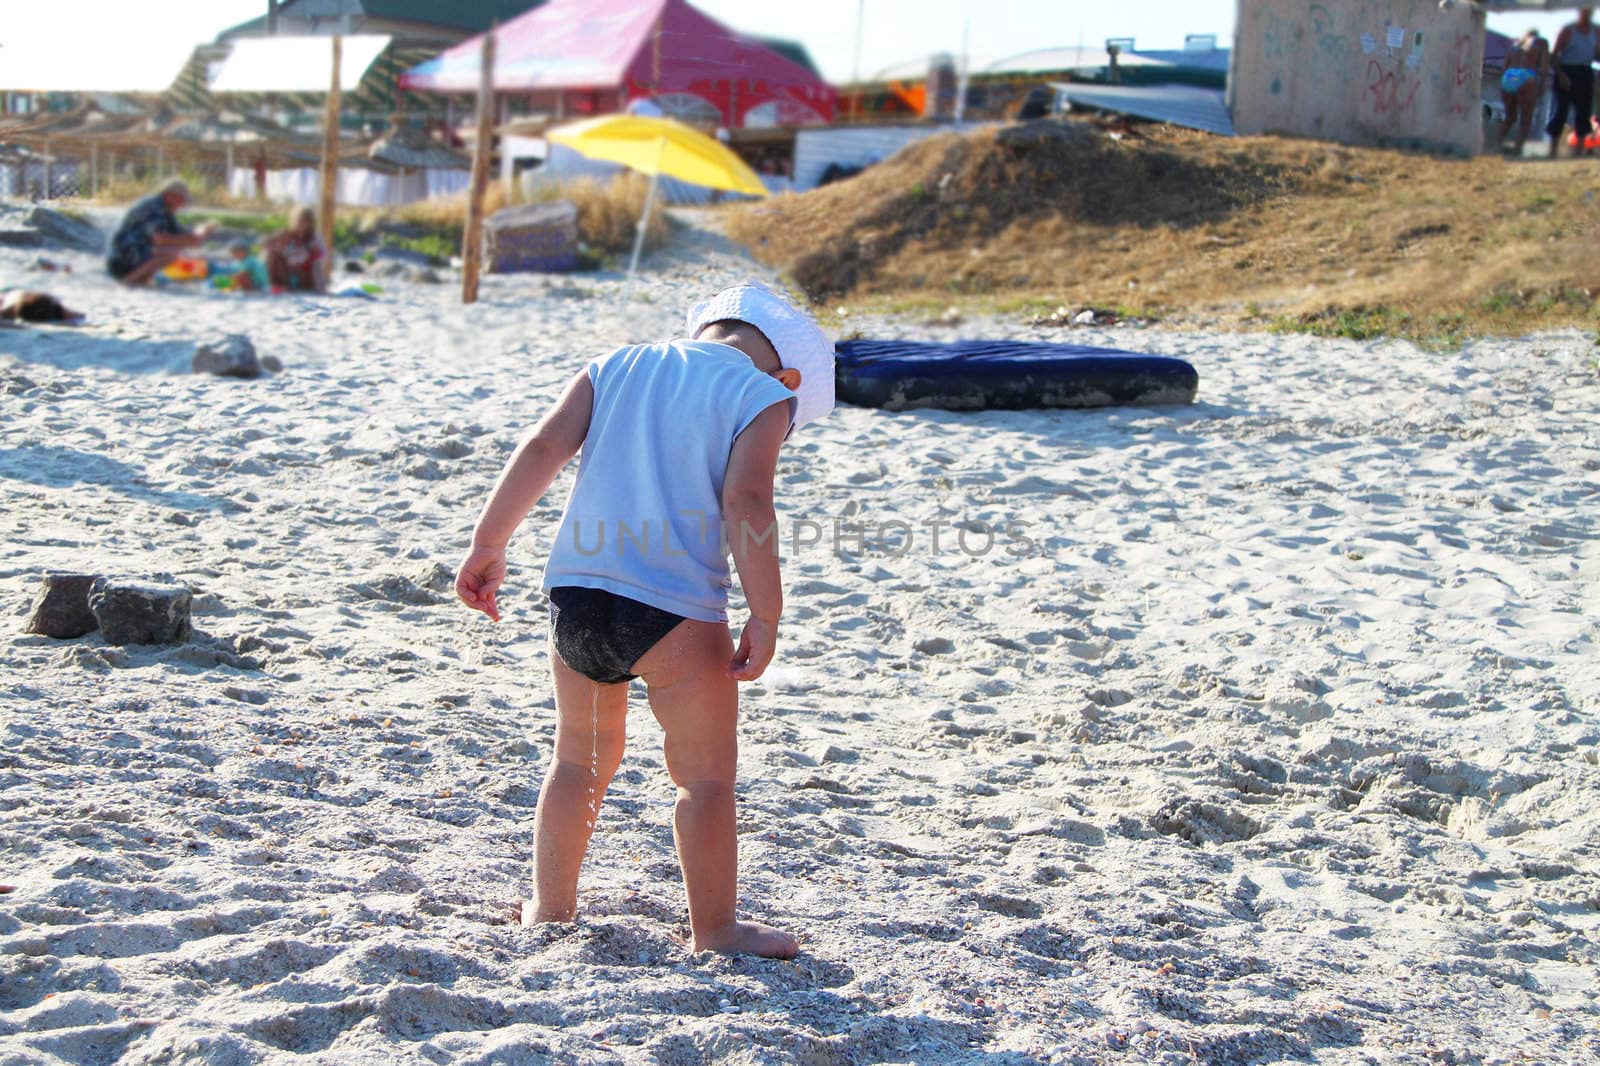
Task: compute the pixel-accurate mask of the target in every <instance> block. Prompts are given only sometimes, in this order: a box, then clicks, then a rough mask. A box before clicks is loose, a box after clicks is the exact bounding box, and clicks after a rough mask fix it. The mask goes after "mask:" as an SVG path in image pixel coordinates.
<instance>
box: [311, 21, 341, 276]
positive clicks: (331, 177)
mask: <svg viewBox="0 0 1600 1066" xmlns="http://www.w3.org/2000/svg"><path fill="white" fill-rule="evenodd" d="M342 47H343V42H342V41H341V40H340V38H339V35H338V34H334V37H333V77H332V80H331V81H330V82H329V84H328V104H327V107H326V108H325V109H324V110H323V112H322V205H321V209H320V210H319V211H318V212H317V231H318V233H319V234H320V235H321V237H322V244H323V247H325V248H327V249H328V254H329V255H330V256H331V255H332V254H333V210H334V204H335V198H336V196H337V195H338V192H339V65H340V50H341V49H342Z"/></svg>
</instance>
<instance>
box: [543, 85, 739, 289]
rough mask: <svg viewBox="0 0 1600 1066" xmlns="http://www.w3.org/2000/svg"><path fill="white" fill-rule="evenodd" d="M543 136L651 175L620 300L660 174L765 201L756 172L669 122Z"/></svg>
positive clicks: (575, 127) (599, 121)
mask: <svg viewBox="0 0 1600 1066" xmlns="http://www.w3.org/2000/svg"><path fill="white" fill-rule="evenodd" d="M545 136H546V137H547V138H548V139H549V140H550V141H552V142H554V143H556V144H564V145H566V146H567V147H568V148H571V149H572V150H574V151H576V152H579V153H581V154H583V155H586V156H588V157H589V158H590V159H603V160H605V161H607V162H610V163H621V164H622V165H623V166H625V167H631V168H632V169H634V170H637V171H639V172H640V173H641V174H648V175H650V191H649V193H648V194H647V195H646V196H645V201H644V217H643V218H642V219H640V220H639V233H638V236H637V237H635V239H634V242H633V258H632V259H631V260H629V263H628V283H627V285H626V286H625V287H624V288H623V299H624V300H626V299H627V293H628V290H629V288H631V287H632V285H633V272H634V270H635V269H636V268H637V267H638V265H639V251H640V249H641V248H643V246H644V231H645V227H647V226H648V225H649V224H650V211H651V208H652V207H654V205H655V199H656V183H657V182H658V181H659V180H660V178H661V176H662V175H663V174H664V175H666V176H667V177H669V178H677V179H678V180H679V181H686V182H690V183H692V184H695V185H705V186H708V187H710V188H713V189H726V190H728V191H729V192H742V193H748V194H750V195H751V196H766V195H767V187H766V186H765V185H762V184H761V179H760V178H758V177H756V174H755V171H753V170H751V169H750V168H749V167H748V166H746V165H745V162H744V160H742V159H740V158H739V157H738V156H737V155H735V154H734V153H733V152H732V151H731V150H730V149H729V148H728V147H727V146H726V145H724V144H722V143H721V142H720V141H717V140H715V139H713V138H711V137H707V136H706V135H705V134H703V133H701V132H700V131H699V130H697V129H695V128H694V127H692V126H686V125H684V124H683V123H681V122H675V121H673V120H672V119H670V118H653V117H651V116H648V115H602V116H601V117H599V118H591V119H585V120H583V121H582V122H574V123H572V124H571V125H568V126H560V127H558V128H556V129H553V130H551V131H550V132H549V133H547V134H546V135H545Z"/></svg>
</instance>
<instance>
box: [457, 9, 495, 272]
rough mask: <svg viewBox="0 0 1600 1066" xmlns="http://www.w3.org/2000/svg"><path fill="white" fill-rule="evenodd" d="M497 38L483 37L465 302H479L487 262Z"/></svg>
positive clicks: (464, 242) (465, 239)
mask: <svg viewBox="0 0 1600 1066" xmlns="http://www.w3.org/2000/svg"><path fill="white" fill-rule="evenodd" d="M494 34H495V27H491V28H490V30H489V32H488V33H486V34H484V35H483V56H482V58H481V59H479V61H478V138H477V141H476V142H475V143H474V144H473V146H472V188H471V191H470V192H468V194H467V222H466V230H465V231H464V232H463V233H462V234H461V302H462V303H464V304H471V303H477V302H478V270H479V268H480V266H481V265H482V260H483V194H484V193H485V192H487V191H488V188H489V156H490V154H491V152H492V151H493V148H494V146H493V144H492V143H491V142H492V141H493V140H494Z"/></svg>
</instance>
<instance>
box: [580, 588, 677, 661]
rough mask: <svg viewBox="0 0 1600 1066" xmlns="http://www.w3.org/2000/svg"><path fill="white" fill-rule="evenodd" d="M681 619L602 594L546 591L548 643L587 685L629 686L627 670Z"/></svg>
mask: <svg viewBox="0 0 1600 1066" xmlns="http://www.w3.org/2000/svg"><path fill="white" fill-rule="evenodd" d="M683 620H684V619H683V616H682V615H676V614H673V613H671V612H670V611H663V610H661V609H660V608H659V607H652V606H650V605H649V604H648V603H640V602H639V601H638V600H630V599H628V598H627V597H626V596H618V595H616V594H615V593H612V592H606V591H604V590H603V589H586V588H580V587H578V586H576V585H561V586H559V587H557V588H553V589H551V590H550V638H551V640H552V641H553V642H554V643H555V646H556V654H557V655H559V656H561V661H562V662H564V663H566V664H567V665H568V666H570V667H572V668H573V669H574V670H576V671H578V673H580V674H582V675H583V676H584V677H587V678H589V679H590V680H591V681H598V682H600V683H601V684H602V685H614V684H618V683H620V682H624V681H632V680H633V679H634V678H635V677H637V676H638V675H637V674H630V673H629V672H628V671H629V670H630V669H632V668H633V664H634V663H636V662H638V661H639V659H640V658H641V657H643V655H644V653H645V652H647V651H649V650H650V649H651V648H653V647H655V646H656V645H657V644H658V643H660V642H661V638H662V637H664V636H666V635H667V634H668V633H670V632H672V631H673V630H674V629H676V628H677V626H678V623H679V622H682V621H683Z"/></svg>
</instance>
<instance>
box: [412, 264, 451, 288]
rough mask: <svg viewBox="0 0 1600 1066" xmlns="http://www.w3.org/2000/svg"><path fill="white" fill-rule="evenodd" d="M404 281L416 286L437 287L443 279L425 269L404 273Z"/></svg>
mask: <svg viewBox="0 0 1600 1066" xmlns="http://www.w3.org/2000/svg"><path fill="white" fill-rule="evenodd" d="M406 280H407V281H409V282H413V283H414V284H417V285H438V284H439V283H440V282H441V281H442V280H443V279H441V278H440V277H439V275H438V274H435V273H434V272H433V271H432V270H429V269H428V268H427V267H421V268H418V269H415V270H409V271H407V272H406Z"/></svg>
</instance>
